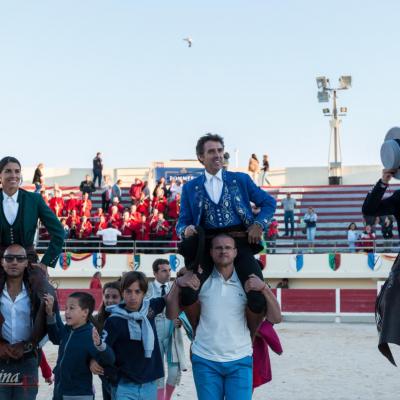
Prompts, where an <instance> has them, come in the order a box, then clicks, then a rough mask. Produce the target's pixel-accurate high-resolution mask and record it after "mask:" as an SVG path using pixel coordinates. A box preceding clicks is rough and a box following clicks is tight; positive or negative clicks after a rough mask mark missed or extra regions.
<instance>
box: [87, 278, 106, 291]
mask: <svg viewBox="0 0 400 400" xmlns="http://www.w3.org/2000/svg"><path fill="white" fill-rule="evenodd" d="M102 287H103V286H102V285H101V280H100V279H99V278H92V279H91V280H90V286H89V289H101V288H102Z"/></svg>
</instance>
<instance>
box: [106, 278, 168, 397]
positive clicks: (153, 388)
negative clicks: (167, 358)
mask: <svg viewBox="0 0 400 400" xmlns="http://www.w3.org/2000/svg"><path fill="white" fill-rule="evenodd" d="M147 289H148V283H147V278H146V275H144V274H143V273H141V272H138V271H132V272H128V273H127V274H125V275H124V276H123V277H122V280H121V292H122V298H123V303H121V304H117V305H115V306H111V307H108V308H107V311H110V312H111V315H110V317H109V318H108V319H107V320H106V323H105V325H104V330H103V337H104V338H105V342H106V343H107V345H109V346H110V347H111V348H112V349H113V350H114V353H115V366H116V369H117V370H116V375H117V376H116V379H115V381H116V382H115V386H114V387H113V389H112V390H113V396H112V397H113V398H115V399H131V398H132V399H136V400H156V398H157V384H156V381H157V379H159V378H161V377H163V376H164V371H163V363H162V359H161V354H160V347H159V343H158V337H157V331H156V327H155V324H154V317H155V316H156V315H157V314H159V313H161V312H162V311H163V309H164V307H165V299H164V297H158V298H153V299H150V300H149V299H147V298H145V294H146V292H147Z"/></svg>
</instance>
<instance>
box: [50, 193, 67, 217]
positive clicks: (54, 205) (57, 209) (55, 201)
mask: <svg viewBox="0 0 400 400" xmlns="http://www.w3.org/2000/svg"><path fill="white" fill-rule="evenodd" d="M49 207H50V208H51V210H52V211H53V213H54V214H56V215H57V217H61V216H62V212H63V210H64V200H63V199H62V197H53V198H52V199H51V200H50V202H49Z"/></svg>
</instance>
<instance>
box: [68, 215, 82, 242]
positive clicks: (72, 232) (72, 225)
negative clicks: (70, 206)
mask: <svg viewBox="0 0 400 400" xmlns="http://www.w3.org/2000/svg"><path fill="white" fill-rule="evenodd" d="M80 223H81V219H80V217H79V216H78V214H77V213H76V210H72V211H71V215H70V216H69V217H68V218H67V225H68V226H69V237H70V238H71V239H74V238H76V237H77V229H78V226H79V225H80Z"/></svg>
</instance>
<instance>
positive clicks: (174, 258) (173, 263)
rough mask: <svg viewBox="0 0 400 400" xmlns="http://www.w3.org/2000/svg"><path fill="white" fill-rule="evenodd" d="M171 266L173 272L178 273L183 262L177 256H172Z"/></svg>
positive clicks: (170, 258)
mask: <svg viewBox="0 0 400 400" xmlns="http://www.w3.org/2000/svg"><path fill="white" fill-rule="evenodd" d="M169 264H170V266H171V269H172V271H176V270H177V269H179V266H180V265H181V260H179V258H178V257H177V256H176V254H170V256H169Z"/></svg>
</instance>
